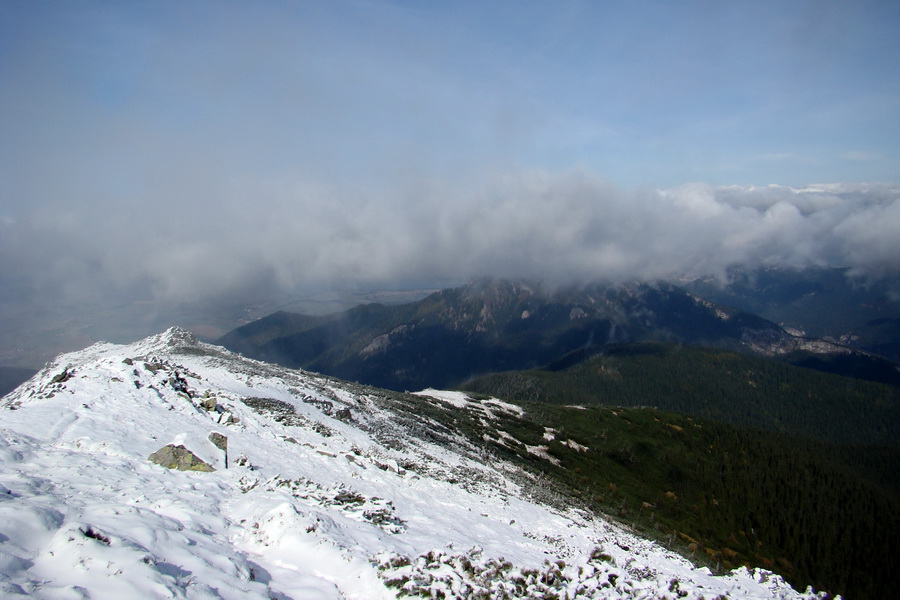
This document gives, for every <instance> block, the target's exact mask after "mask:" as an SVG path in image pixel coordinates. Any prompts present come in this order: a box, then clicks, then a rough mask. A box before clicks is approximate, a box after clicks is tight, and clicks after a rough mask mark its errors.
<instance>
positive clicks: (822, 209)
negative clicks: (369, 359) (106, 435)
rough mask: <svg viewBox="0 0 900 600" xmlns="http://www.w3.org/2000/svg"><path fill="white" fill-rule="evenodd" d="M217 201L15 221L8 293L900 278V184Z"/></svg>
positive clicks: (92, 209) (390, 192)
mask: <svg viewBox="0 0 900 600" xmlns="http://www.w3.org/2000/svg"><path fill="white" fill-rule="evenodd" d="M166 191H168V192H169V193H165V192H166ZM210 192H211V191H209V190H208V191H207V193H210ZM216 192H217V193H218V194H220V196H219V197H218V198H217V199H216V200H215V201H212V200H210V201H206V202H202V203H190V202H184V201H183V197H182V196H181V195H180V193H176V191H175V190H156V191H155V192H154V194H153V196H148V197H147V198H145V199H143V200H141V201H139V202H136V203H127V204H126V203H122V204H117V203H115V202H103V203H97V202H93V203H86V204H84V205H83V206H75V207H73V206H63V205H59V206H43V207H40V208H38V209H35V210H33V211H30V212H25V213H24V214H22V216H21V217H19V218H16V219H11V218H6V219H5V220H4V221H3V222H2V224H0V228H2V234H0V260H2V261H3V264H2V265H0V273H2V276H0V277H2V279H3V281H0V287H2V289H3V290H4V294H5V295H6V296H7V300H18V301H30V302H37V301H39V300H40V299H41V298H43V299H50V300H52V301H53V302H56V303H59V302H63V303H72V304H78V303H83V302H99V301H109V300H110V299H111V298H121V299H127V300H133V299H151V300H189V301H202V300H207V301H208V300H212V299H215V298H217V297H221V296H222V295H231V296H233V297H235V298H253V297H254V296H259V295H262V294H265V293H270V292H273V291H297V290H302V289H303V288H304V287H308V286H311V285H323V284H325V285H327V284H329V283H332V284H340V283H343V282H347V281H353V282H370V283H374V284H384V283H386V282H397V281H404V280H405V281H411V280H421V279H447V280H460V279H467V278H471V277H478V276H484V275H489V276H510V277H541V278H546V279H561V280H585V279H597V278H610V279H656V278H673V277H683V276H699V275H707V274H713V275H716V274H723V273H724V272H725V270H726V269H727V268H728V267H730V266H734V265H747V266H759V265H793V266H802V265H836V266H847V267H851V268H852V269H853V270H854V272H856V273H858V274H861V275H867V276H873V277H882V276H893V275H900V236H898V235H897V232H898V231H900V186H898V185H876V184H868V185H866V184H856V185H849V184H847V185H841V184H832V185H819V186H808V187H804V188H788V187H781V186H768V187H763V188H747V187H735V186H731V187H713V186H709V185H705V184H690V185H685V186H680V187H677V188H673V189H669V190H652V189H644V190H631V191H625V190H621V189H618V188H616V187H614V186H612V185H610V184H608V183H606V182H604V181H603V180H602V179H600V178H598V177H596V176H594V175H592V174H590V173H586V172H573V171H569V172H563V173H549V172H542V171H540V172H510V173H504V174H495V175H493V176H491V177H486V178H485V179H484V180H483V181H481V182H480V183H479V184H478V185H474V186H470V187H467V188H460V187H459V186H458V185H450V184H449V183H447V182H440V181H426V180H421V181H415V182H408V183H407V184H405V185H402V186H396V187H394V188H391V189H382V190H378V191H373V190H366V189H358V188H340V187H337V186H334V185H327V184H322V183H310V182H286V181H274V182H264V183H257V185H254V186H249V185H248V184H243V185H242V184H234V185H232V186H230V187H227V188H223V189H220V190H217V191H216ZM181 193H183V191H182V192H181ZM155 198H158V199H155Z"/></svg>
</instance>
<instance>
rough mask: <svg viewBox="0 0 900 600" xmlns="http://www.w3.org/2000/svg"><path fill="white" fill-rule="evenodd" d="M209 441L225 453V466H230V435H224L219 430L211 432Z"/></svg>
mask: <svg viewBox="0 0 900 600" xmlns="http://www.w3.org/2000/svg"><path fill="white" fill-rule="evenodd" d="M209 441H210V442H212V445H213V446H215V447H216V448H218V449H219V450H221V451H222V452H224V453H225V468H226V469H227V468H228V436H225V435H222V434H221V433H219V432H217V431H213V432H211V433H210V434H209Z"/></svg>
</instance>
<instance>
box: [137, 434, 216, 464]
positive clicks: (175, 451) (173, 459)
mask: <svg viewBox="0 0 900 600" xmlns="http://www.w3.org/2000/svg"><path fill="white" fill-rule="evenodd" d="M223 437H224V436H223ZM148 460H149V461H150V462H153V463H156V464H158V465H160V466H162V467H165V468H167V469H178V470H179V471H203V472H206V473H210V472H212V471H215V469H214V468H213V467H212V466H210V465H209V464H207V463H205V462H204V461H203V460H201V459H200V457H198V456H197V455H196V454H194V453H193V452H191V451H190V450H188V449H187V448H185V447H184V446H175V445H173V444H169V445H167V446H163V447H162V448H160V449H159V450H157V451H156V452H154V453H153V454H151V455H150V456H149V457H148Z"/></svg>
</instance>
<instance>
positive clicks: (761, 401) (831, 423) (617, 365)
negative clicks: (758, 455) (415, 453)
mask: <svg viewBox="0 0 900 600" xmlns="http://www.w3.org/2000/svg"><path fill="white" fill-rule="evenodd" d="M462 387H464V388H465V389H467V390H471V391H474V392H479V393H484V394H495V395H498V396H500V397H503V398H508V399H513V400H516V401H531V402H544V403H551V404H579V405H605V406H631V407H636V406H652V407H655V408H658V409H660V410H664V411H672V412H677V413H681V414H685V415H691V416H696V417H701V418H705V419H713V420H716V421H720V422H723V423H730V424H733V425H739V426H745V427H754V428H757V429H766V430H769V431H776V432H780V433H789V434H794V435H801V436H804V437H806V438H809V439H819V440H824V441H828V442H833V443H841V444H860V445H867V446H878V445H881V446H892V447H898V446H900V389H898V388H897V387H895V386H890V385H884V384H878V383H873V382H869V381H861V380H858V379H852V378H849V377H841V376H837V375H832V374H828V373H821V372H818V371H815V370H811V369H804V368H800V367H797V366H794V365H789V364H785V363H782V362H779V361H773V360H767V359H764V358H760V357H757V356H751V355H746V354H739V353H735V352H728V351H724V350H715V349H710V348H698V347H690V346H681V345H676V344H663V343H658V342H642V343H637V344H616V345H612V346H609V347H607V348H606V349H605V351H604V352H603V353H601V354H596V355H592V356H589V357H587V358H584V357H583V356H582V355H579V356H577V357H575V358H574V359H573V360H572V361H569V360H563V361H559V362H558V363H557V364H555V365H550V366H549V367H548V368H547V369H546V370H532V371H510V372H503V373H492V374H490V375H485V376H483V377H480V378H476V379H473V380H470V381H467V382H465V383H464V384H463V386H462Z"/></svg>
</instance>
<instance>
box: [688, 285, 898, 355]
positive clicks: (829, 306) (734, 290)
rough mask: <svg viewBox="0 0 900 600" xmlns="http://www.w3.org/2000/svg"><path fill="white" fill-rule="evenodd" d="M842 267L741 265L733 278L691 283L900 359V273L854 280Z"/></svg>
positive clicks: (707, 293) (716, 296)
mask: <svg viewBox="0 0 900 600" xmlns="http://www.w3.org/2000/svg"><path fill="white" fill-rule="evenodd" d="M848 271H849V270H848V269H841V268H805V269H789V268H765V269H754V270H741V269H735V270H733V271H732V272H731V273H730V279H729V281H728V282H727V283H725V284H723V283H722V282H720V281H718V280H716V279H698V280H696V281H692V282H690V283H688V284H686V285H685V289H687V290H689V291H691V292H693V293H695V294H699V295H700V296H703V297H704V298H709V299H710V300H713V301H715V302H720V303H723V304H728V305H731V306H736V307H738V308H740V309H742V310H746V311H750V312H752V313H754V314H758V315H761V316H763V317H765V318H766V319H770V320H772V321H774V322H776V323H780V324H783V325H784V326H785V327H790V328H793V329H797V330H802V331H803V332H805V334H806V335H810V336H813V337H817V338H827V339H832V340H836V341H839V342H840V343H841V344H846V345H848V346H850V347H852V348H858V349H862V350H866V351H868V352H873V353H875V354H879V355H881V356H885V357H887V358H888V359H890V360H894V361H897V360H900V298H898V295H897V290H898V285H900V283H898V281H897V279H896V278H893V279H885V280H878V281H862V280H854V279H853V278H851V277H850V276H848Z"/></svg>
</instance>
